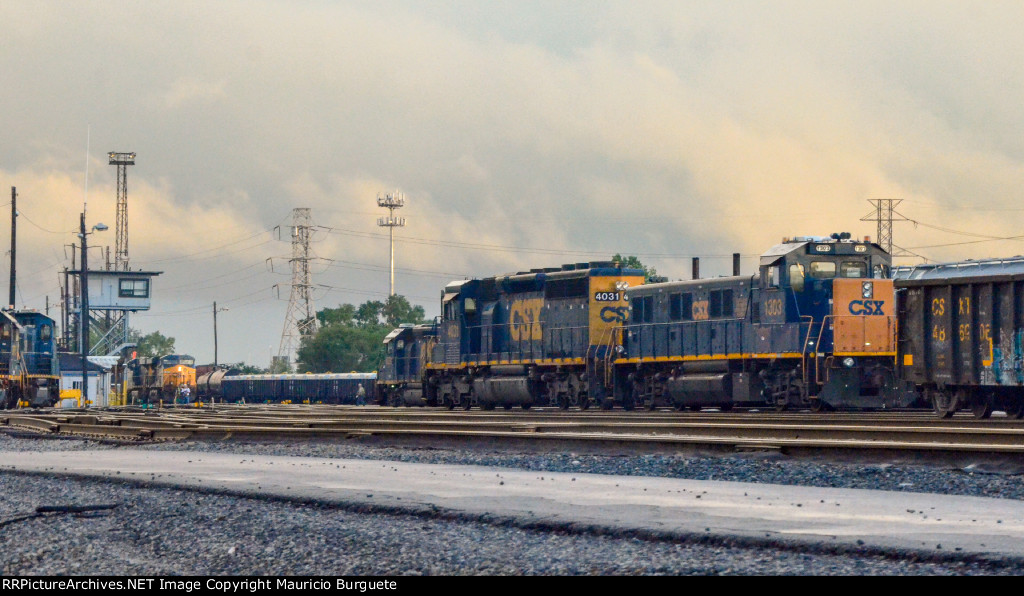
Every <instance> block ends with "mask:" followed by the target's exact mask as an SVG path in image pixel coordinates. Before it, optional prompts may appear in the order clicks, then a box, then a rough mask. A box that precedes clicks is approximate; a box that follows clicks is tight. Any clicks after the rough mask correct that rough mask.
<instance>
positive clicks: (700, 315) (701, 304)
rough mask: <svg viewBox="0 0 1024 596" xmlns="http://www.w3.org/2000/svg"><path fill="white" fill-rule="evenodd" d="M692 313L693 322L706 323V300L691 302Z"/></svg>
mask: <svg viewBox="0 0 1024 596" xmlns="http://www.w3.org/2000/svg"><path fill="white" fill-rule="evenodd" d="M691 312H692V313H693V320H694V321H706V320H708V301H707V300H695V301H694V302H693V309H692V310H691Z"/></svg>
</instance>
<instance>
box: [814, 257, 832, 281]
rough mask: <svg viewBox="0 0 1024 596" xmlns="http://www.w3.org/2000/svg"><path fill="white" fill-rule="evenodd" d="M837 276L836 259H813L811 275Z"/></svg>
mask: <svg viewBox="0 0 1024 596" xmlns="http://www.w3.org/2000/svg"><path fill="white" fill-rule="evenodd" d="M835 276H836V263H835V261H811V277H816V278H818V279H832V278H833V277H835Z"/></svg>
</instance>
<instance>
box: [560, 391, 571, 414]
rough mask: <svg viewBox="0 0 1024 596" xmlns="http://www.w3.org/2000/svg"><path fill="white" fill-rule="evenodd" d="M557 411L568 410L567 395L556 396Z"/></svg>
mask: <svg viewBox="0 0 1024 596" xmlns="http://www.w3.org/2000/svg"><path fill="white" fill-rule="evenodd" d="M558 409H559V410H568V409H569V395H568V394H566V393H563V394H561V395H559V396H558Z"/></svg>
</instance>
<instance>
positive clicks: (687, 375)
mask: <svg viewBox="0 0 1024 596" xmlns="http://www.w3.org/2000/svg"><path fill="white" fill-rule="evenodd" d="M737 263H738V259H737ZM890 264H891V260H890V257H889V255H888V254H887V253H886V252H885V251H884V250H883V249H882V248H881V247H879V246H878V245H877V244H874V243H872V242H870V241H867V240H865V241H863V242H861V241H855V240H852V239H851V238H850V235H849V234H833V235H832V237H828V238H824V237H800V238H793V239H786V240H784V241H783V242H782V243H781V244H779V245H777V246H775V247H773V248H771V249H770V250H768V251H767V252H765V253H764V254H763V255H761V258H760V263H759V267H758V271H757V273H756V274H753V275H740V274H739V271H738V270H734V272H733V273H734V275H732V276H728V277H718V278H713V279H692V280H687V281H675V282H662V283H648V284H644V277H643V272H642V271H640V270H637V269H627V268H623V267H621V266H620V265H619V264H618V263H613V262H598V263H578V264H573V265H564V266H562V267H560V268H555V269H535V270H532V271H529V272H520V273H516V274H509V275H502V276H495V277H489V278H484V279H473V280H465V281H457V282H453V283H450V284H448V286H447V287H446V288H445V289H444V291H443V292H442V295H441V309H442V314H441V317H440V320H439V321H438V322H436V323H434V324H432V325H427V326H421V327H419V328H400V329H396V330H395V331H394V332H392V334H391V335H389V336H388V338H387V339H386V340H385V343H386V344H387V345H388V347H387V351H388V352H387V353H388V360H387V361H386V363H385V367H384V369H383V371H382V374H381V378H380V379H379V381H378V382H379V383H382V384H383V388H384V394H385V395H387V396H388V397H387V402H388V403H391V404H392V405H400V404H406V405H413V404H425V405H442V406H447V407H448V408H455V407H460V408H465V409H469V408H471V407H473V406H474V405H477V406H480V407H482V408H484V409H491V408H494V407H496V406H498V405H500V406H502V407H505V408H511V407H514V406H520V407H523V408H529V407H531V406H533V405H545V406H558V407H560V408H563V409H564V408H568V407H571V406H575V407H579V408H582V409H586V408H588V407H589V406H590V405H592V404H596V405H599V406H600V407H602V408H606V409H608V408H611V407H613V406H615V405H619V406H621V407H623V408H625V409H634V408H637V407H647V408H655V407H658V406H674V407H676V408H679V409H684V408H691V409H700V408H703V407H717V408H721V409H729V408H732V407H734V406H743V407H772V408H776V409H779V410H782V409H786V408H791V407H793V408H811V409H814V410H823V409H829V408H851V407H853V408H900V407H906V406H908V405H910V404H911V403H913V402H914V401H915V399H916V394H915V393H914V392H913V391H912V390H907V385H906V383H903V382H902V381H901V380H900V379H899V378H897V375H896V368H895V357H896V350H897V324H896V310H895V300H894V291H893V282H892V280H891V279H889V274H890Z"/></svg>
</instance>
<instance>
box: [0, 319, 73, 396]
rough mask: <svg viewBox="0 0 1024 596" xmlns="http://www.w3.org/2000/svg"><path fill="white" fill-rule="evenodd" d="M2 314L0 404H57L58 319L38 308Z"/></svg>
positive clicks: (0, 332)
mask: <svg viewBox="0 0 1024 596" xmlns="http://www.w3.org/2000/svg"><path fill="white" fill-rule="evenodd" d="M0 314H2V315H3V316H2V317H0V406H2V407H3V408H6V409H13V408H17V407H22V406H30V407H49V406H52V405H54V404H55V403H57V400H58V399H59V398H60V389H59V387H60V384H59V376H58V375H59V373H58V370H57V359H56V353H57V343H56V338H55V335H54V331H53V330H54V320H53V319H51V318H50V317H48V316H46V315H44V314H42V313H40V312H37V311H34V310H22V311H8V310H4V311H0Z"/></svg>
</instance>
